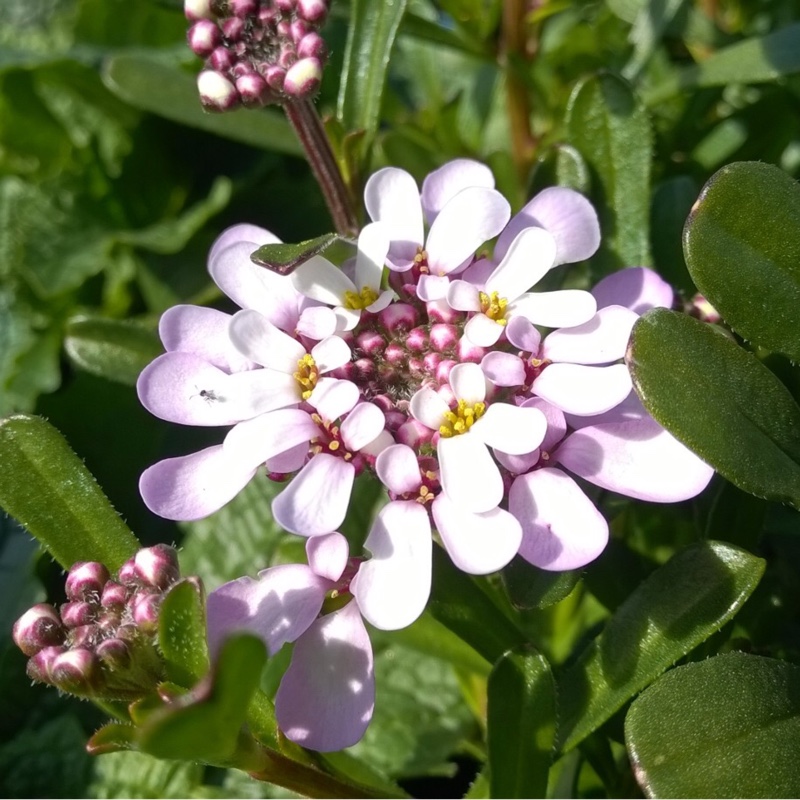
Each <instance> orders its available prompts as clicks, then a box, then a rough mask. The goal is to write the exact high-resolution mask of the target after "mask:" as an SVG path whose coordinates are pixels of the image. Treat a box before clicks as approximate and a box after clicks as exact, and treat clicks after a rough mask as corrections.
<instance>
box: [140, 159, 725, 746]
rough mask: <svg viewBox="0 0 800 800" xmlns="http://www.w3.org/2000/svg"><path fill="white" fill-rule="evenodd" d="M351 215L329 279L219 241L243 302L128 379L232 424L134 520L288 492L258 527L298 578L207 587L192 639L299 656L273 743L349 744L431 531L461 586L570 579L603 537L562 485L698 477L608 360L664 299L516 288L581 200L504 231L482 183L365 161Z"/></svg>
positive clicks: (587, 208) (174, 468)
mask: <svg viewBox="0 0 800 800" xmlns="http://www.w3.org/2000/svg"><path fill="white" fill-rule="evenodd" d="M365 206H366V209H367V211H368V213H369V216H370V218H371V220H372V221H371V222H370V224H368V225H366V226H365V227H364V228H363V230H362V232H361V234H360V236H359V238H358V243H357V248H356V252H355V254H354V257H353V258H352V259H350V260H349V261H348V262H345V263H344V264H342V265H341V266H337V265H335V264H333V263H331V262H330V261H328V260H327V259H326V258H324V256H322V255H316V256H314V257H312V258H310V259H309V260H308V261H306V262H305V263H303V264H301V265H300V266H299V267H298V268H297V269H296V270H295V271H294V272H293V273H292V274H291V275H289V276H281V275H278V274H276V273H274V272H271V271H270V270H268V269H264V268H263V267H259V266H256V265H255V264H254V263H253V261H252V260H251V255H252V253H253V252H254V251H255V250H256V249H257V248H259V247H260V246H262V245H265V244H270V243H276V242H277V241H278V240H277V239H276V237H275V236H274V235H273V234H271V233H270V232H269V231H266V230H264V229H261V228H257V227H255V226H252V225H239V226H235V227H233V228H231V229H229V230H227V231H226V232H224V233H223V234H222V235H221V236H220V237H219V239H218V240H217V241H216V242H215V244H214V246H213V247H212V249H211V252H210V254H209V263H208V266H209V270H210V273H211V275H212V277H213V278H214V280H215V281H216V283H217V285H218V286H219V287H220V288H221V289H222V291H223V292H225V294H227V295H228V297H229V298H230V299H231V300H233V301H234V302H235V303H236V304H237V305H239V306H240V308H241V310H240V311H238V312H236V313H235V314H233V315H229V314H226V313H223V312H221V311H217V310H215V309H211V308H201V307H196V306H177V307H175V308H172V309H170V310H169V311H167V312H166V313H165V314H164V315H163V317H162V319H161V322H160V328H159V330H160V335H161V339H162V342H163V343H164V347H165V349H166V351H167V352H166V353H165V354H163V355H161V356H159V357H158V358H157V359H156V360H155V361H153V362H152V363H151V364H150V365H149V366H148V367H147V368H146V369H145V370H144V371H143V372H142V374H141V376H140V379H139V382H138V392H139V397H140V399H141V401H142V403H143V404H144V405H145V406H146V407H147V408H148V409H149V410H150V411H151V412H152V413H153V414H155V415H157V416H159V417H161V418H162V419H165V420H168V421H171V422H176V423H179V424H183V425H203V426H230V430H229V432H228V433H227V435H226V436H225V438H224V441H223V442H222V443H221V444H218V445H215V446H212V447H209V448H206V449H204V450H202V451H200V452H197V453H193V454H189V455H184V456H179V457H176V458H170V459H166V460H165V461H162V462H160V463H158V464H155V465H153V466H152V467H150V468H148V469H147V470H146V471H145V473H144V474H143V475H142V478H141V481H140V489H141V493H142V497H143V498H144V500H145V503H146V504H147V505H148V507H149V508H150V509H151V510H152V511H154V512H155V513H157V514H159V515H161V516H163V517H166V518H169V519H175V520H192V519H199V518H202V517H205V516H207V515H208V514H211V513H213V512H214V511H216V510H217V509H219V508H220V507H221V506H223V505H224V504H225V503H227V502H228V501H229V500H231V499H232V498H233V497H234V496H235V495H236V494H238V492H240V491H241V490H242V489H243V488H244V486H245V485H247V484H248V483H249V482H250V481H251V480H253V479H254V478H256V476H258V478H257V479H258V480H266V479H270V480H278V481H285V482H286V485H285V487H284V488H283V490H282V491H281V492H280V493H279V494H278V495H277V496H276V497H275V498H274V500H273V503H272V512H273V516H274V518H275V520H276V521H277V522H278V523H279V524H280V525H281V526H282V527H284V528H285V529H286V530H287V531H290V532H293V533H296V534H299V535H301V536H304V537H307V538H308V540H309V541H308V548H309V550H308V552H309V566H308V567H306V566H300V565H294V566H292V567H291V568H290V567H276V568H273V569H272V570H267V571H266V572H264V573H262V575H261V577H260V579H259V580H258V581H255V580H253V579H249V578H244V579H241V580H240V581H238V582H233V583H231V584H227V585H226V586H225V587H222V588H220V589H219V590H217V592H216V593H212V595H211V597H210V599H209V635H210V638H211V640H212V642H215V641H218V640H219V639H220V638H221V637H223V636H224V635H225V634H226V633H227V632H229V631H231V630H235V629H240V628H246V629H248V630H251V631H254V632H256V633H258V634H259V635H261V636H262V638H264V640H265V642H266V643H267V647H268V649H269V650H270V652H274V651H275V650H276V649H277V647H279V646H280V644H281V643H282V642H284V641H295V642H296V649H295V655H294V661H293V666H292V667H291V668H290V671H289V673H287V676H286V677H285V678H284V684H283V685H282V690H281V691H282V693H283V694H282V695H280V694H279V702H278V713H279V718H281V725H282V727H283V729H284V730H285V732H286V733H287V735H288V736H289V737H290V738H293V739H294V740H295V741H298V742H301V743H303V744H306V746H311V747H317V748H318V749H336V748H337V747H343V746H346V744H350V743H352V742H353V741H355V740H356V739H357V738H358V736H360V735H361V733H363V729H364V728H365V726H366V723H367V722H368V721H369V717H370V715H371V708H372V706H371V702H372V700H371V698H372V692H373V691H374V687H373V684H372V672H371V670H372V667H371V665H372V656H371V650H370V649H369V640H368V637H366V633H365V631H364V627H363V623H362V622H361V618H362V617H363V618H365V619H366V620H367V621H368V622H370V623H371V624H372V625H374V626H376V627H378V628H382V629H386V630H390V629H397V628H401V627H404V626H406V625H409V624H410V623H411V622H413V621H414V620H415V619H416V618H417V617H418V616H419V614H420V613H422V611H423V610H424V608H425V605H426V603H427V600H428V596H429V593H430V588H431V551H432V535H436V536H437V537H438V540H439V541H440V542H441V543H442V545H443V546H444V547H445V549H446V550H447V552H448V554H449V556H450V558H451V559H452V561H453V562H454V563H455V564H456V565H457V566H458V567H459V568H460V569H462V570H464V571H466V572H468V573H470V574H475V575H481V574H487V573H491V572H494V571H496V570H499V569H502V568H503V567H504V566H505V565H507V564H508V563H509V562H510V561H511V559H512V558H514V556H515V555H517V554H519V555H520V556H522V557H523V558H524V559H526V560H527V561H529V562H530V563H531V564H534V565H536V566H538V567H541V568H543V569H548V570H568V569H576V568H580V567H582V566H584V565H585V564H587V563H589V562H590V561H592V560H593V559H594V558H596V557H597V556H598V555H599V554H600V553H601V551H602V550H603V548H604V547H605V545H606V542H607V540H608V523H607V521H606V520H605V518H604V517H603V515H602V514H601V513H600V511H599V510H598V509H597V508H596V507H595V505H594V503H593V502H592V500H591V499H590V497H589V496H588V495H587V494H586V493H585V491H584V489H583V488H582V485H581V483H579V482H578V481H577V480H576V477H577V478H579V479H582V480H583V481H586V482H589V483H592V484H595V485H597V486H599V487H602V488H604V489H609V490H612V491H615V492H619V493H621V494H624V495H628V496H630V497H635V498H641V499H645V500H651V501H657V502H673V501H678V500H683V499H686V498H689V497H693V496H694V495H696V494H697V493H699V492H700V491H701V490H702V489H703V488H704V487H705V486H706V484H707V483H708V481H709V480H710V478H711V475H712V470H711V468H710V467H708V466H707V465H706V464H705V463H704V462H702V461H701V460H700V459H699V458H697V457H696V456H695V455H694V454H692V453H691V452H690V451H689V450H688V449H686V448H685V447H684V446H683V445H682V444H680V443H679V442H678V441H677V440H675V439H674V438H673V437H672V436H671V435H670V434H669V433H668V432H667V431H666V430H664V429H663V428H662V427H661V426H660V425H658V423H656V422H655V420H653V418H652V417H651V416H650V415H649V414H648V413H647V412H646V411H645V409H644V407H643V406H642V405H641V403H640V402H639V400H638V399H637V397H636V395H635V394H634V393H633V391H632V385H631V379H630V376H629V374H628V370H627V367H626V366H625V365H624V364H623V363H622V359H623V356H624V354H625V349H626V346H627V341H628V338H629V335H630V331H631V328H632V326H633V324H634V322H635V321H636V319H637V318H638V316H639V315H640V314H641V313H643V312H644V311H645V310H647V309H648V308H651V307H654V306H671V304H672V301H673V296H672V290H671V288H670V287H669V286H668V285H667V284H665V283H664V282H663V281H662V280H661V279H660V278H659V277H658V276H657V275H655V273H653V272H651V271H650V270H647V269H644V268H633V269H628V270H622V271H621V272H618V273H615V274H612V275H610V276H608V277H607V278H606V279H604V280H603V281H602V282H601V283H600V284H598V285H597V286H596V287H595V288H594V290H593V291H592V292H588V291H581V290H574V289H568V290H559V291H536V284H537V283H539V282H540V281H542V280H543V279H545V278H546V277H547V276H548V275H549V273H550V272H551V270H554V269H558V267H559V266H560V265H563V264H569V263H574V262H578V261H582V260H584V259H587V258H589V257H590V256H591V255H592V254H593V253H594V252H595V251H596V249H597V247H598V245H599V241H600V231H599V226H598V221H597V217H596V214H595V212H594V210H593V208H592V206H591V205H590V203H589V202H588V201H587V200H586V199H585V198H584V197H583V196H581V195H580V194H578V193H577V192H574V191H572V190H570V189H566V188H561V187H553V188H550V189H546V190H544V191H542V192H541V193H540V194H538V195H537V196H536V197H534V198H533V199H532V200H531V201H530V202H529V203H528V204H527V205H526V206H525V207H524V208H523V209H522V210H521V211H520V212H519V213H518V214H516V215H515V216H513V217H512V215H511V210H510V207H509V204H508V202H507V201H506V200H505V198H504V197H503V196H502V195H501V194H500V193H499V192H498V191H497V190H496V189H495V188H494V179H493V176H492V174H491V172H490V171H489V170H488V169H487V168H486V167H485V166H483V165H481V164H478V163H476V162H474V161H468V160H458V161H453V162H450V163H448V164H446V165H444V166H443V167H441V168H440V169H438V170H436V171H435V172H433V173H431V174H430V175H428V176H427V178H426V179H425V181H424V182H423V184H422V187H421V189H420V188H419V187H418V186H417V184H416V182H415V181H414V179H413V178H412V176H411V175H409V174H408V173H406V172H404V171H403V170H399V169H394V168H387V169H383V170H381V171H379V172H378V173H376V174H375V175H373V176H372V178H370V180H369V181H368V183H367V185H366V188H365ZM493 240H496V243H495V245H494V247H493V248H491V246H490V245H489V244H488V243H490V242H491V241H493ZM365 471H370V472H372V473H374V474H375V475H376V476H377V478H378V479H379V480H380V481H381V482H382V484H383V485H384V487H385V489H386V498H387V503H386V505H384V506H383V508H382V509H381V510H380V512H379V513H378V515H377V517H376V519H375V521H374V523H373V526H372V528H371V530H370V532H369V535H368V538H367V541H366V544H365V551H366V552H365V553H363V554H361V553H355V554H353V555H352V556H349V557H348V555H347V548H346V543H344V542H343V539H342V537H341V536H340V534H338V533H337V531H338V529H339V528H340V526H341V525H342V522H343V521H344V519H345V517H346V515H347V512H348V507H349V502H350V496H351V491H352V488H353V484H354V481H355V480H356V478H357V477H358V476H359V475H360V474H361V473H363V472H365ZM317 548H319V550H317ZM320 553H324V554H326V555H325V556H324V557H323V556H321V555H320ZM332 554H333V555H332ZM292 588H294V589H296V590H297V591H294V592H293V591H290V590H291V589H292ZM326 597H327V600H326ZM265 598H269V602H264V600H265ZM333 599H335V603H333V607H331V605H330V603H331V602H332V601H333ZM234 601H235V602H234ZM287 603H288V606H287ZM276 609H277V610H282V611H281V614H278V615H277V617H276V616H275V615H276V614H277V611H276ZM320 613H322V616H321V617H319V618H318V615H319V614H320ZM276 619H279V620H280V621H281V625H282V626H283V627H282V628H281V629H280V630H278V629H277V628H275V627H274V626H275V624H276V623H275V620H276ZM287 626H288V627H287ZM329 628H330V630H335V631H337V634H336V635H335V636H334V635H333V634H330V635H329V632H328V629H329ZM331 642H335V644H331ZM331 658H333V660H334V661H336V663H337V664H340V665H342V666H341V669H340V670H339V671H337V670H334V672H335V674H337V675H340V676H344V677H345V679H344V683H343V686H344V688H343V689H342V691H341V692H338V693H337V694H336V695H335V697H334V698H333V699H332V700H330V701H329V703H328V704H327V705H326V704H325V703H324V702H323V701H322V700H320V699H319V698H318V697H317V694H319V695H323V694H324V692H323V691H322V690H321V689H320V691H319V692H317V693H315V692H311V694H309V695H307V696H305V697H304V696H303V693H302V692H301V691H299V689H298V686H300V685H303V686H307V685H309V684H313V683H314V675H315V674H319V672H315V670H317V671H321V670H323V669H328V672H329V673H330V669H331V667H330V663H331V661H330V659H331ZM326 659H327V661H326ZM296 662H297V663H296ZM324 664H327V667H323V665H324ZM337 669H338V668H337ZM298 675H302V676H303V677H302V680H301V678H299V677H297V676H298ZM284 686H286V687H288V688H286V689H284V688H283V687H284ZM354 686H358V687H360V688H359V690H358V691H355V690H354V689H353V687H354ZM348 687H349V688H348ZM309 691H310V690H309ZM312 695H313V696H314V698H315V700H314V702H315V703H323V705H324V707H325V708H326V712H325V714H324V715H322V717H324V718H325V719H328V718H331V719H333V718H335V717H336V716H337V715H339V716H341V717H342V718H343V719H347V720H348V723H347V725H344V726H342V729H343V731H346V732H343V733H342V735H341V736H338V737H337V736H333V737H331V735H330V732H329V730H328V728H327V727H326V724H325V723H324V720H323V718H322V717H320V719H319V720H318V721H317V722H316V723H315V722H314V715H313V714H309V713H307V712H308V706H307V702H308V697H309V696H312ZM281 696H282V697H283V700H281V699H280V698H281ZM331 704H332V706H331Z"/></svg>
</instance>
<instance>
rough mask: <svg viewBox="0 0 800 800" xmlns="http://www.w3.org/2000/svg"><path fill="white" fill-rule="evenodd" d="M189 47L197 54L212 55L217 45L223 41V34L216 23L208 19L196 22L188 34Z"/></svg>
mask: <svg viewBox="0 0 800 800" xmlns="http://www.w3.org/2000/svg"><path fill="white" fill-rule="evenodd" d="M186 38H187V40H188V42H189V47H190V48H191V49H192V52H193V53H194V54H195V55H198V56H200V57H201V58H205V57H206V56H209V55H211V53H212V52H213V51H214V48H215V47H218V46H219V44H220V42H221V41H222V34H221V33H220V31H219V28H218V27H217V25H216V23H214V22H212V21H211V20H208V19H201V20H199V21H198V22H195V24H194V25H192V27H191V28H189V32H188V33H187V34H186Z"/></svg>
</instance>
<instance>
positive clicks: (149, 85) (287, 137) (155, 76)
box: [103, 54, 303, 155]
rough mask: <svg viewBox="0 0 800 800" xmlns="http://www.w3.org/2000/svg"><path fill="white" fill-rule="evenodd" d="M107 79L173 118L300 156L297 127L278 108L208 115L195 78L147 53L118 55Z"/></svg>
mask: <svg viewBox="0 0 800 800" xmlns="http://www.w3.org/2000/svg"><path fill="white" fill-rule="evenodd" d="M103 80H104V81H105V83H106V86H108V88H109V89H111V91H112V92H114V93H115V94H116V95H118V96H119V97H121V98H122V99H123V100H125V101H127V102H128V103H130V104H131V105H133V106H135V107H137V108H141V109H143V110H145V111H149V112H151V113H153V114H158V115H159V116H162V117H166V118H167V119H169V120H172V121H173V122H179V123H181V124H182V125H188V126H189V127H192V128H199V129H200V130H204V131H208V132H209V133H213V134H216V135H217V136H222V137H225V138H227V139H233V140H234V141H237V142H242V143H244V144H249V145H252V146H253V147H260V148H263V149H264V150H274V151H276V152H279V153H286V154H288V155H302V152H303V150H302V147H301V145H300V143H299V142H298V141H297V138H296V137H295V135H294V131H293V130H292V128H291V126H290V125H289V123H288V122H287V121H286V119H285V118H284V117H283V116H282V115H281V114H280V113H279V112H278V111H273V110H269V111H258V112H253V111H250V110H247V109H241V110H238V111H231V112H228V113H226V114H209V113H207V112H205V111H204V110H203V107H202V106H201V105H200V99H199V97H198V94H197V86H196V85H195V80H194V78H193V77H192V76H191V75H189V74H188V73H186V72H184V71H183V70H180V69H178V68H177V67H173V66H169V65H168V64H165V63H163V62H161V61H156V60H155V59H152V58H147V57H146V56H139V55H127V54H125V55H118V56H115V57H114V58H112V59H111V60H110V61H109V62H108V63H107V64H106V67H105V70H104V73H103Z"/></svg>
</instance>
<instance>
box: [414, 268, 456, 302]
mask: <svg viewBox="0 0 800 800" xmlns="http://www.w3.org/2000/svg"><path fill="white" fill-rule="evenodd" d="M449 287H450V278H448V277H447V276H446V275H420V276H419V281H417V297H419V299H420V300H422V301H423V302H424V303H430V302H433V301H434V300H443V299H444V298H445V297H447V292H448V290H449Z"/></svg>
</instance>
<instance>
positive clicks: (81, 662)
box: [50, 647, 100, 694]
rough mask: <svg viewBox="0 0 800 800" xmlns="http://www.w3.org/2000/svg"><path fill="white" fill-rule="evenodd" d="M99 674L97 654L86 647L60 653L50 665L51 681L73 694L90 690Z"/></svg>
mask: <svg viewBox="0 0 800 800" xmlns="http://www.w3.org/2000/svg"><path fill="white" fill-rule="evenodd" d="M99 676H100V664H99V662H98V660H97V656H96V655H95V654H94V653H93V652H92V651H91V650H87V649H86V648H84V647H78V648H76V649H73V650H66V651H64V652H63V653H60V654H59V655H57V656H56V657H55V658H54V659H53V662H52V664H51V666H50V677H51V682H52V683H53V684H54V685H55V686H57V687H58V688H59V689H61V690H62V691H65V692H71V693H73V694H77V693H85V692H87V691H89V690H90V689H91V688H92V687H93V686H95V685H96V683H97V679H98V678H99Z"/></svg>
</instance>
